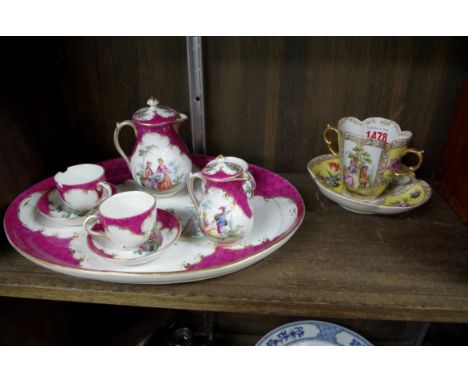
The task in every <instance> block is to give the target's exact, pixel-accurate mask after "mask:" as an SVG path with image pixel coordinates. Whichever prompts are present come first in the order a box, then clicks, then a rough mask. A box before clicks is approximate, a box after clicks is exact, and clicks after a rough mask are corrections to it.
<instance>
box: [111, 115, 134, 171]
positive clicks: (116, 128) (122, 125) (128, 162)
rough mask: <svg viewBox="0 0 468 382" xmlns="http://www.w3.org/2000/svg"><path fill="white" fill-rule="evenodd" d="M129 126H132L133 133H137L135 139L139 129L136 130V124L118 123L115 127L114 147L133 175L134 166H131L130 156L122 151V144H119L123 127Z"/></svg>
mask: <svg viewBox="0 0 468 382" xmlns="http://www.w3.org/2000/svg"><path fill="white" fill-rule="evenodd" d="M127 125H128V126H131V127H132V128H133V132H134V133H135V137H136V136H137V128H136V126H135V125H134V123H133V122H132V121H123V122H118V123H117V125H116V127H115V130H114V146H115V148H116V149H117V151H118V152H119V154H120V155H121V156H122V158H123V159H124V160H125V162H126V163H127V166H128V169H129V170H130V173H131V172H132V166H131V165H130V160H129V159H128V156H127V155H126V154H125V153H124V151H123V150H122V147H120V143H119V133H120V130H121V129H122V127H124V126H127Z"/></svg>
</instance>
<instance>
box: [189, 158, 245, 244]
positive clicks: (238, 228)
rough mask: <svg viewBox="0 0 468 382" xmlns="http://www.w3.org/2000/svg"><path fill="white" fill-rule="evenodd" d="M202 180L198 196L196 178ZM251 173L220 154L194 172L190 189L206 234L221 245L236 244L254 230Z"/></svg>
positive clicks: (200, 222)
mask: <svg viewBox="0 0 468 382" xmlns="http://www.w3.org/2000/svg"><path fill="white" fill-rule="evenodd" d="M196 179H200V180H201V181H202V182H203V183H202V187H200V190H201V197H200V198H197V195H196V191H195V188H194V181H195V180H196ZM250 181H251V178H250V177H249V175H248V174H247V173H246V172H245V171H244V170H243V169H242V167H241V166H239V165H238V164H236V163H232V162H227V161H225V159H224V157H222V156H219V157H218V158H216V160H214V161H211V162H209V163H208V164H207V165H206V167H205V168H203V169H202V170H201V171H200V172H197V173H195V174H192V175H191V176H190V179H189V181H188V184H187V186H188V191H189V194H190V197H191V199H192V201H193V204H194V205H195V208H196V210H197V213H198V217H199V224H200V228H201V230H202V232H203V234H204V235H205V236H206V237H207V238H209V239H210V240H212V241H214V242H215V243H216V244H219V245H226V246H228V245H233V244H235V243H237V242H238V241H240V240H241V239H242V238H244V237H245V236H246V235H247V234H248V233H249V232H250V230H251V229H252V225H253V218H254V216H253V209H252V205H251V201H250V199H251V197H252V195H251V194H250V193H249V191H248V189H249V187H246V182H250Z"/></svg>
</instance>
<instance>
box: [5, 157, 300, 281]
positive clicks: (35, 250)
mask: <svg viewBox="0 0 468 382" xmlns="http://www.w3.org/2000/svg"><path fill="white" fill-rule="evenodd" d="M191 159H192V161H193V163H194V164H196V165H197V166H198V167H200V168H202V167H203V166H205V164H206V163H207V162H209V161H210V160H212V159H213V157H211V156H207V155H192V158H191ZM99 164H100V165H101V166H103V167H104V169H105V170H106V179H107V180H108V181H109V182H112V183H113V184H119V183H123V182H125V181H126V180H129V179H131V174H130V172H129V170H128V167H127V165H126V164H125V162H124V160H123V159H122V158H117V159H111V160H107V161H104V162H101V163H99ZM249 170H250V172H251V173H252V175H253V176H254V178H255V180H256V183H257V187H256V190H255V195H259V196H263V197H264V198H273V197H285V198H289V199H291V200H292V201H293V202H294V204H295V205H296V207H297V218H296V222H295V223H294V225H293V226H292V227H291V229H290V230H288V231H287V232H284V233H283V234H282V235H280V236H278V237H276V238H275V239H273V240H271V241H265V242H263V243H261V244H258V245H255V246H250V247H246V248H243V249H229V248H222V247H217V248H216V250H215V251H214V253H213V254H211V255H209V256H207V257H205V258H202V259H201V261H200V262H198V263H196V264H191V265H189V266H188V267H187V270H199V269H205V270H206V269H209V268H212V267H219V266H222V265H228V264H231V263H234V262H237V261H240V260H242V259H245V258H247V257H249V256H252V255H254V254H256V253H258V252H259V251H261V250H263V249H265V248H268V247H271V246H272V245H274V244H275V243H277V242H279V241H280V240H282V239H283V238H284V237H286V236H288V235H289V234H290V233H291V232H292V231H294V230H296V229H297V228H298V226H299V225H300V224H301V222H302V220H303V218H304V213H305V209H304V202H303V200H302V197H301V195H300V194H299V192H298V191H297V189H296V188H295V187H294V186H293V185H292V184H290V183H289V182H288V181H287V180H285V179H284V178H282V177H281V176H279V175H277V174H275V173H273V172H271V171H268V170H266V169H263V168H261V167H258V166H255V165H249ZM52 187H54V179H53V177H51V178H48V179H45V180H43V181H41V182H39V183H37V184H35V185H34V186H32V187H30V188H28V189H27V190H25V191H24V192H22V193H21V194H20V195H19V196H17V197H16V199H15V200H14V201H13V202H12V203H11V204H10V206H9V207H8V209H7V211H6V213H5V218H4V228H5V232H6V234H7V237H8V239H9V241H10V243H11V244H12V245H13V246H14V247H15V248H16V249H17V250H19V251H21V252H25V253H27V254H28V255H29V256H31V257H34V258H36V259H38V260H42V261H45V262H48V263H51V264H55V265H60V266H65V267H72V268H79V265H80V260H77V259H75V258H74V257H73V251H72V250H71V249H70V247H69V245H70V241H71V240H72V239H71V238H68V239H61V238H58V237H54V236H44V235H42V234H41V233H40V232H38V231H31V230H29V229H28V228H27V227H25V226H24V225H23V224H22V223H21V221H20V220H19V217H18V209H19V206H20V204H21V203H22V202H23V200H24V199H25V198H26V197H28V196H29V195H31V194H32V193H35V192H43V191H46V190H48V189H50V188H52ZM83 271H84V272H86V271H87V270H86V269H83ZM150 273H152V272H150ZM168 273H170V272H168Z"/></svg>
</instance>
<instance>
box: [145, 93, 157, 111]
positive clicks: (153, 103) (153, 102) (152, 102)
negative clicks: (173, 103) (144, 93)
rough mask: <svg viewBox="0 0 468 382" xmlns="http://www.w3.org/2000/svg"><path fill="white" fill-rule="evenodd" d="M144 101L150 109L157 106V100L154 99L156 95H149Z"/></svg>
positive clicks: (154, 109) (154, 108)
mask: <svg viewBox="0 0 468 382" xmlns="http://www.w3.org/2000/svg"><path fill="white" fill-rule="evenodd" d="M146 103H147V104H148V105H149V107H150V109H151V110H153V111H156V106H158V104H159V101H158V100H157V99H156V97H153V96H151V97H149V99H148V102H146Z"/></svg>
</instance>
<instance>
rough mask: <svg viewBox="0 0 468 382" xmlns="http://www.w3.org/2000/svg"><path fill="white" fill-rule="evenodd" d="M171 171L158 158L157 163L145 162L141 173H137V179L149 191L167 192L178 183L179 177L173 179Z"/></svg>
mask: <svg viewBox="0 0 468 382" xmlns="http://www.w3.org/2000/svg"><path fill="white" fill-rule="evenodd" d="M171 173H173V171H171V169H170V168H169V167H168V166H167V165H166V164H165V162H164V159H163V158H158V160H157V163H156V164H153V162H151V161H148V160H147V161H146V162H145V167H144V169H143V171H140V172H139V173H138V178H139V180H140V183H141V185H142V186H144V187H145V188H147V189H150V190H156V191H168V190H171V189H172V188H174V187H176V186H177V185H178V184H179V183H180V180H181V179H180V178H181V177H180V176H179V177H177V178H176V179H173V178H172V176H171Z"/></svg>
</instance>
